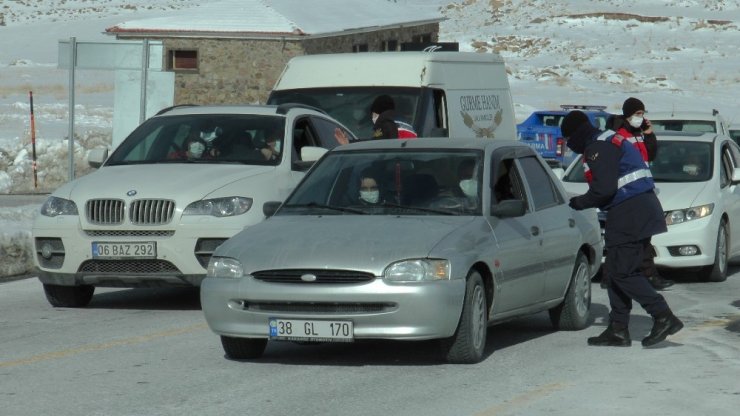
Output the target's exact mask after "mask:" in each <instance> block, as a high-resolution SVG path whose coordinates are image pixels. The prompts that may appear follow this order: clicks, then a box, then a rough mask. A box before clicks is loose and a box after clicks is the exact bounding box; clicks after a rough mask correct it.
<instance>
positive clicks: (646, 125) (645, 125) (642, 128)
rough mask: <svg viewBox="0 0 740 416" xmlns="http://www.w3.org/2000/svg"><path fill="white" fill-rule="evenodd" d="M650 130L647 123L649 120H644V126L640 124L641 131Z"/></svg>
mask: <svg viewBox="0 0 740 416" xmlns="http://www.w3.org/2000/svg"><path fill="white" fill-rule="evenodd" d="M649 128H650V125H649V124H648V122H647V119H643V120H642V124H640V130H647V129H649Z"/></svg>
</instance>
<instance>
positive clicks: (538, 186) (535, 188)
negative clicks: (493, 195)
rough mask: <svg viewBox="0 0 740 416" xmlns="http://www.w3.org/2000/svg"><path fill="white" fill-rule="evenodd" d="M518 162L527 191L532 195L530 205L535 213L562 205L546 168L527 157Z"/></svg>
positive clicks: (531, 157) (534, 159)
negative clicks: (527, 186)
mask: <svg viewBox="0 0 740 416" xmlns="http://www.w3.org/2000/svg"><path fill="white" fill-rule="evenodd" d="M518 160H519V164H520V165H521V167H522V171H523V174H524V178H525V179H526V180H527V183H528V184H529V191H530V192H531V194H532V204H533V205H534V210H535V211H539V210H541V209H545V208H549V207H552V206H555V205H558V204H560V203H562V198H561V197H560V196H559V194H558V193H557V192H556V187H555V184H554V183H553V182H552V179H551V178H550V175H548V174H547V171H546V170H545V169H546V168H545V167H544V166H543V165H542V163H540V162H539V161H538V160H537V158H536V157H534V156H527V157H523V158H520V159H518Z"/></svg>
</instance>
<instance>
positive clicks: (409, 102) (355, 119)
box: [268, 87, 421, 139]
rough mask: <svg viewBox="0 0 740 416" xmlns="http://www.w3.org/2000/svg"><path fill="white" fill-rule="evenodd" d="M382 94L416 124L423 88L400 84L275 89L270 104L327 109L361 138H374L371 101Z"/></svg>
mask: <svg viewBox="0 0 740 416" xmlns="http://www.w3.org/2000/svg"><path fill="white" fill-rule="evenodd" d="M381 94H388V95H390V96H391V97H392V98H393V101H394V103H395V106H396V117H397V119H398V120H400V121H403V122H406V123H409V124H411V125H412V126H416V123H415V122H416V113H417V107H418V105H419V101H420V100H421V90H420V89H418V88H399V87H395V88H393V87H391V88H388V87H382V88H381V87H331V88H306V89H296V90H282V91H273V92H272V93H271V94H270V98H269V100H268V104H284V103H302V104H308V105H311V106H314V107H317V108H320V109H322V110H324V111H326V112H327V113H328V114H329V115H330V116H331V117H333V118H334V119H336V120H338V121H339V122H340V123H342V124H344V125H345V126H347V128H349V129H350V130H351V131H352V132H353V133H354V134H355V136H357V137H359V138H364V139H366V138H371V137H372V127H373V122H372V120H371V118H370V105H371V104H372V103H373V100H375V98H376V97H377V96H379V95H381Z"/></svg>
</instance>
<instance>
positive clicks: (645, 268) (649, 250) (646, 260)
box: [601, 238, 658, 284]
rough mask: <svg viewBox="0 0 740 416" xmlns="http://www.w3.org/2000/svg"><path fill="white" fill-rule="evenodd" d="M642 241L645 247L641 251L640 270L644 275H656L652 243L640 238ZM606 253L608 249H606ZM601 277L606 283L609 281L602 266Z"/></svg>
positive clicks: (606, 272)
mask: <svg viewBox="0 0 740 416" xmlns="http://www.w3.org/2000/svg"><path fill="white" fill-rule="evenodd" d="M642 241H644V244H645V248H644V250H643V251H642V253H643V257H642V263H641V264H640V270H641V271H642V274H643V275H644V276H645V277H650V276H657V275H658V269H657V268H656V267H655V260H654V257H655V256H654V254H653V245H652V243H650V239H649V238H648V239H645V240H642ZM607 253H608V251H607ZM607 257H608V255H607ZM601 279H602V280H603V281H604V282H606V284H608V282H609V275H608V270H607V267H606V266H604V268H603V269H601Z"/></svg>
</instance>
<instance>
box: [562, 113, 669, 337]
mask: <svg viewBox="0 0 740 416" xmlns="http://www.w3.org/2000/svg"><path fill="white" fill-rule="evenodd" d="M561 130H562V133H563V137H565V138H566V140H567V146H568V147H569V148H570V149H571V150H573V151H574V152H576V153H579V154H583V157H584V162H585V163H586V164H587V165H586V172H587V179H588V182H589V188H588V191H587V192H586V193H585V194H583V195H580V196H576V197H573V198H571V200H570V206H571V207H572V208H573V209H576V210H581V209H586V208H600V209H602V210H604V211H606V213H607V217H606V228H605V230H604V239H605V244H606V248H607V251H606V256H607V259H606V267H607V273H608V274H609V277H610V279H611V284H610V285H609V287H608V289H607V293H608V295H609V305H610V307H611V311H610V313H609V325H608V326H607V328H606V330H604V332H602V333H601V334H600V335H599V336H596V337H591V338H589V339H588V344H589V345H596V346H623V347H627V346H630V345H631V343H632V341H631V339H630V334H629V318H630V312H631V310H632V300H635V301H637V302H638V303H639V304H640V305H641V306H642V307H643V308H644V309H645V311H646V312H647V313H649V314H650V315H651V316H652V317H653V327H652V330H651V331H650V334H648V336H647V337H645V338H644V339H643V340H642V345H643V346H645V347H649V346H651V345H655V344H657V343H659V342H661V341H663V340H665V339H666V337H667V336H668V335H672V334H675V333H676V332H678V331H680V330H681V328H683V322H681V320H679V319H678V318H677V317H676V316H675V315H674V314H673V312H672V311H671V309H670V308H669V307H668V303H666V301H665V299H664V298H663V296H661V295H660V294H659V293H658V292H656V291H655V289H654V288H653V287H652V286H651V285H650V283H649V282H648V280H647V279H646V278H645V276H644V275H643V274H642V271H641V267H640V265H641V263H642V259H643V257H644V251H645V250H647V249H649V248H650V243H649V241H650V237H651V236H653V235H655V234H659V233H662V232H665V231H667V229H666V224H665V219H664V217H663V208H662V207H661V205H660V201H659V200H658V197H657V196H656V195H655V192H654V191H653V190H654V188H655V186H654V184H653V178H652V175H651V174H650V169H649V168H648V167H647V165H646V164H645V161H644V160H643V157H642V155H641V154H640V151H639V150H638V148H637V147H636V146H635V145H633V144H632V143H631V142H630V141H629V140H625V139H624V138H623V137H621V136H619V135H615V133H614V132H613V131H611V130H607V131H605V132H602V131H601V130H599V129H597V128H596V127H594V126H593V125H592V124H591V122H590V121H589V120H588V117H587V116H586V114H584V113H583V112H581V111H577V110H576V111H571V112H570V113H568V115H567V116H566V117H565V118H564V119H563V122H562V124H561Z"/></svg>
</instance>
